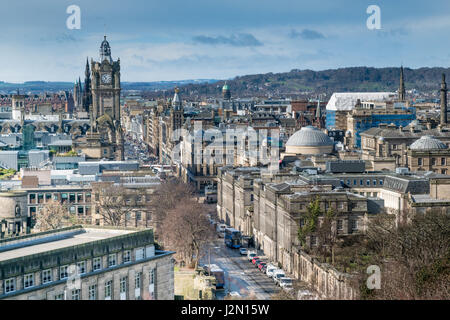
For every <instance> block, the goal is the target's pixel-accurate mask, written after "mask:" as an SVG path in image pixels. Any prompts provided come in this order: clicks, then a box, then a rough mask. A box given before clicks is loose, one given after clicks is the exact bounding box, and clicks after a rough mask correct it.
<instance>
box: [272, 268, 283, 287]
mask: <svg viewBox="0 0 450 320" xmlns="http://www.w3.org/2000/svg"><path fill="white" fill-rule="evenodd" d="M285 277H286V275H285V274H284V271H283V270H282V269H277V270H275V271H274V272H273V276H272V279H273V281H274V282H275V284H277V285H279V282H280V279H281V278H285Z"/></svg>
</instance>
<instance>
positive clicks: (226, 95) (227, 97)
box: [222, 82, 231, 100]
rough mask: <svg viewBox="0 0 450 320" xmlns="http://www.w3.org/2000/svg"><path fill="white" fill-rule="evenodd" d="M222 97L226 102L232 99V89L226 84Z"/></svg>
mask: <svg viewBox="0 0 450 320" xmlns="http://www.w3.org/2000/svg"><path fill="white" fill-rule="evenodd" d="M222 95H223V98H224V99H225V100H230V99H231V92H230V88H229V87H228V84H227V83H226V82H225V84H224V85H223V88H222Z"/></svg>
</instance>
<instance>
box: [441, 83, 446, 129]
mask: <svg viewBox="0 0 450 320" xmlns="http://www.w3.org/2000/svg"><path fill="white" fill-rule="evenodd" d="M447 91H448V90H447V83H446V82H445V74H442V82H441V125H446V124H447Z"/></svg>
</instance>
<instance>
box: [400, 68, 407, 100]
mask: <svg viewBox="0 0 450 320" xmlns="http://www.w3.org/2000/svg"><path fill="white" fill-rule="evenodd" d="M405 98H406V91H405V79H404V76H403V66H401V67H400V86H399V88H398V100H400V101H405Z"/></svg>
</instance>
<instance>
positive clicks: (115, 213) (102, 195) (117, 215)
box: [93, 183, 134, 226]
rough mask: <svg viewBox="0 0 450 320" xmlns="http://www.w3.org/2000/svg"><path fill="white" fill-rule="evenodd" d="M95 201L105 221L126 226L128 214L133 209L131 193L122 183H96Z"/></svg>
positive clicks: (112, 224)
mask: <svg viewBox="0 0 450 320" xmlns="http://www.w3.org/2000/svg"><path fill="white" fill-rule="evenodd" d="M93 189H94V202H95V206H96V207H97V208H98V214H99V215H100V216H101V218H102V220H103V222H104V223H105V224H106V225H110V226H125V224H126V219H127V215H128V214H131V212H132V211H133V208H134V207H133V204H132V202H131V199H130V193H129V192H128V190H127V189H126V188H124V187H123V186H122V185H115V184H109V183H101V184H97V185H95V187H94V188H93Z"/></svg>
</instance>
